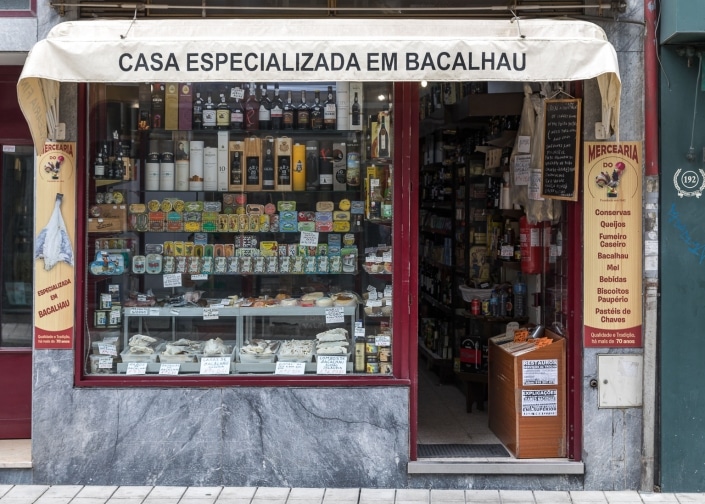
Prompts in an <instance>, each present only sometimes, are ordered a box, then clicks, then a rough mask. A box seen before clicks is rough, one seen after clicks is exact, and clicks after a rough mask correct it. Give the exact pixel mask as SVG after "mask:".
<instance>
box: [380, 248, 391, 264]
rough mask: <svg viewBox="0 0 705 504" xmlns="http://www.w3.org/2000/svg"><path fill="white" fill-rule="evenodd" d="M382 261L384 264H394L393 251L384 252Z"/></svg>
mask: <svg viewBox="0 0 705 504" xmlns="http://www.w3.org/2000/svg"><path fill="white" fill-rule="evenodd" d="M382 261H383V262H392V251H391V250H387V251H385V252H382Z"/></svg>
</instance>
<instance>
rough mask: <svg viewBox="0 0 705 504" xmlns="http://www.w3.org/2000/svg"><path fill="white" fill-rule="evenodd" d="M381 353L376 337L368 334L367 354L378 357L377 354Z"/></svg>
mask: <svg viewBox="0 0 705 504" xmlns="http://www.w3.org/2000/svg"><path fill="white" fill-rule="evenodd" d="M378 353H379V347H378V346H377V344H376V341H375V337H374V336H368V337H367V341H366V342H365V355H368V356H373V355H374V357H375V358H377V354H378Z"/></svg>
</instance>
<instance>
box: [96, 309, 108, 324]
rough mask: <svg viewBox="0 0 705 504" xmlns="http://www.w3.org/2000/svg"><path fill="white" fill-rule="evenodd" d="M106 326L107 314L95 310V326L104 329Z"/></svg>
mask: <svg viewBox="0 0 705 504" xmlns="http://www.w3.org/2000/svg"><path fill="white" fill-rule="evenodd" d="M107 325H108V312H107V311H104V310H100V311H99V310H96V312H95V326H96V327H105V326H107Z"/></svg>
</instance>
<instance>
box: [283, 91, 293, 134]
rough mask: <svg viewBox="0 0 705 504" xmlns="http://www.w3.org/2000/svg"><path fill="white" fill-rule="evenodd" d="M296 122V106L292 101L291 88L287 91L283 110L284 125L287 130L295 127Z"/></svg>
mask: <svg viewBox="0 0 705 504" xmlns="http://www.w3.org/2000/svg"><path fill="white" fill-rule="evenodd" d="M295 124H296V107H294V104H293V103H291V90H289V91H287V93H286V103H285V104H284V107H283V111H282V127H283V128H284V129H285V130H290V129H294V125H295Z"/></svg>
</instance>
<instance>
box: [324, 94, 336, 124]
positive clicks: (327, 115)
mask: <svg viewBox="0 0 705 504" xmlns="http://www.w3.org/2000/svg"><path fill="white" fill-rule="evenodd" d="M337 120H338V114H337V107H336V105H335V98H333V86H328V98H327V99H326V101H325V102H324V103H323V128H324V129H328V130H334V129H335V127H336V122H337Z"/></svg>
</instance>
